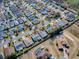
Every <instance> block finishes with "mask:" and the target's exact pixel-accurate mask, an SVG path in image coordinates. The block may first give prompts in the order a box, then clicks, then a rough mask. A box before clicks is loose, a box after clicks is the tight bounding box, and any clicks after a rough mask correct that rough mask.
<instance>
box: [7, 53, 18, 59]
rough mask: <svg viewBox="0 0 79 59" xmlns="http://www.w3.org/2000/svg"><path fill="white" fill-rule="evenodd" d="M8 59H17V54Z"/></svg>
mask: <svg viewBox="0 0 79 59" xmlns="http://www.w3.org/2000/svg"><path fill="white" fill-rule="evenodd" d="M6 59H17V56H16V55H15V54H12V55H11V56H8V57H7V58H6Z"/></svg>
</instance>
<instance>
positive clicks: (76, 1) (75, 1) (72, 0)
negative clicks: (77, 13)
mask: <svg viewBox="0 0 79 59" xmlns="http://www.w3.org/2000/svg"><path fill="white" fill-rule="evenodd" d="M66 2H68V3H69V4H72V5H78V4H79V0H67V1H66Z"/></svg>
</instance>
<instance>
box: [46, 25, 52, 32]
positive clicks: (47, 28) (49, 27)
mask: <svg viewBox="0 0 79 59" xmlns="http://www.w3.org/2000/svg"><path fill="white" fill-rule="evenodd" d="M45 30H46V31H47V33H52V32H53V27H52V26H50V25H47V26H46V27H45Z"/></svg>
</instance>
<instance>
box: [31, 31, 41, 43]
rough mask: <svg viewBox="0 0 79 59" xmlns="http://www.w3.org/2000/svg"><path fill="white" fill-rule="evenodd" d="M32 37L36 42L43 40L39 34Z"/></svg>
mask: <svg viewBox="0 0 79 59" xmlns="http://www.w3.org/2000/svg"><path fill="white" fill-rule="evenodd" d="M31 37H32V39H33V41H34V42H37V41H40V40H41V39H42V38H41V37H40V35H39V34H38V33H36V34H32V35H31Z"/></svg>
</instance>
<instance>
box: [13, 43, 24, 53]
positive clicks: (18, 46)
mask: <svg viewBox="0 0 79 59" xmlns="http://www.w3.org/2000/svg"><path fill="white" fill-rule="evenodd" d="M14 47H15V50H16V51H17V52H19V51H21V50H23V49H24V48H25V45H24V43H23V42H16V43H14Z"/></svg>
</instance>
